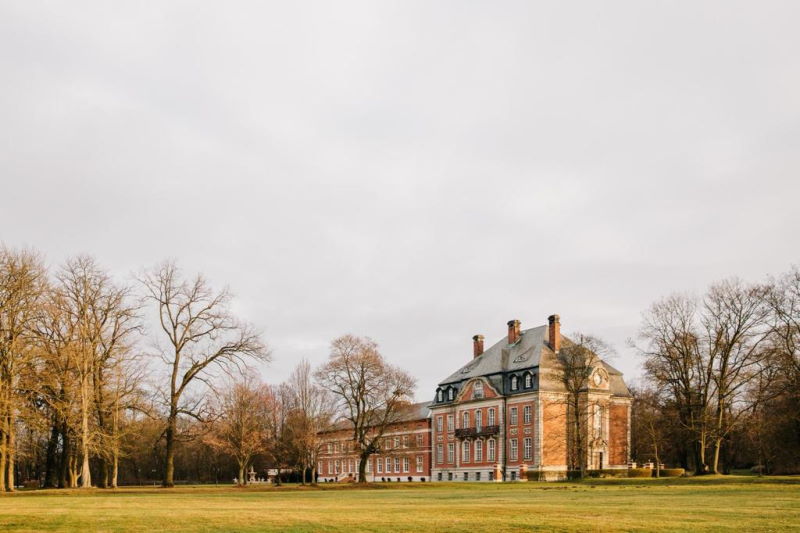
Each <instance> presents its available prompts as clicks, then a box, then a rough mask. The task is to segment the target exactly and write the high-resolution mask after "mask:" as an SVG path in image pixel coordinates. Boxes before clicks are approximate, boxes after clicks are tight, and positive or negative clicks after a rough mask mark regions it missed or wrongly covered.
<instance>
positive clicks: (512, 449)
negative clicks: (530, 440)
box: [508, 439, 519, 461]
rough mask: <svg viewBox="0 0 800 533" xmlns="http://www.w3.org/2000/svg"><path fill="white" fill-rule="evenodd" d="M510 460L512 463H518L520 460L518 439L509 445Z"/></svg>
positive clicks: (512, 440)
mask: <svg viewBox="0 0 800 533" xmlns="http://www.w3.org/2000/svg"><path fill="white" fill-rule="evenodd" d="M508 459H509V460H510V461H516V460H518V459H519V445H518V443H517V439H511V442H510V444H509V454H508Z"/></svg>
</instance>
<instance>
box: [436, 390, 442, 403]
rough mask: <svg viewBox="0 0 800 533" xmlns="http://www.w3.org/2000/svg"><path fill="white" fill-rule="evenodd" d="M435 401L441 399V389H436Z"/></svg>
mask: <svg viewBox="0 0 800 533" xmlns="http://www.w3.org/2000/svg"><path fill="white" fill-rule="evenodd" d="M436 401H437V402H441V401H442V390H441V389H439V390H438V391H436Z"/></svg>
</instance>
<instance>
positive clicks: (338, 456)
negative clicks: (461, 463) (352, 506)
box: [317, 402, 431, 482]
mask: <svg viewBox="0 0 800 533" xmlns="http://www.w3.org/2000/svg"><path fill="white" fill-rule="evenodd" d="M428 403H429V402H422V403H416V404H411V405H408V406H406V407H404V408H403V409H402V411H401V412H400V413H398V417H397V420H396V421H395V422H393V423H392V424H390V425H389V426H387V427H386V429H385V431H384V435H383V442H382V443H381V452H380V453H377V454H375V455H372V456H371V457H370V458H369V461H368V462H367V481H381V480H385V481H395V482H396V481H401V482H402V481H429V480H430V479H431V441H430V439H431V421H430V414H429V410H428ZM321 436H322V441H323V442H322V452H321V453H320V456H319V463H318V464H317V473H318V479H319V480H320V481H355V480H357V479H358V460H359V457H358V452H357V451H356V447H355V446H354V443H353V430H352V426H350V425H349V423H344V424H341V425H338V426H337V427H334V428H333V429H332V430H330V431H325V432H323V433H321Z"/></svg>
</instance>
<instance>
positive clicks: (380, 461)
mask: <svg viewBox="0 0 800 533" xmlns="http://www.w3.org/2000/svg"><path fill="white" fill-rule="evenodd" d="M375 466H377V467H378V473H379V474H383V459H381V458H380V457H378V459H377V460H376V461H375Z"/></svg>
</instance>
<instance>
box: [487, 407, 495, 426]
mask: <svg viewBox="0 0 800 533" xmlns="http://www.w3.org/2000/svg"><path fill="white" fill-rule="evenodd" d="M486 423H487V424H488V425H490V426H493V425H494V407H490V408H489V420H488V421H487V422H486Z"/></svg>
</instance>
